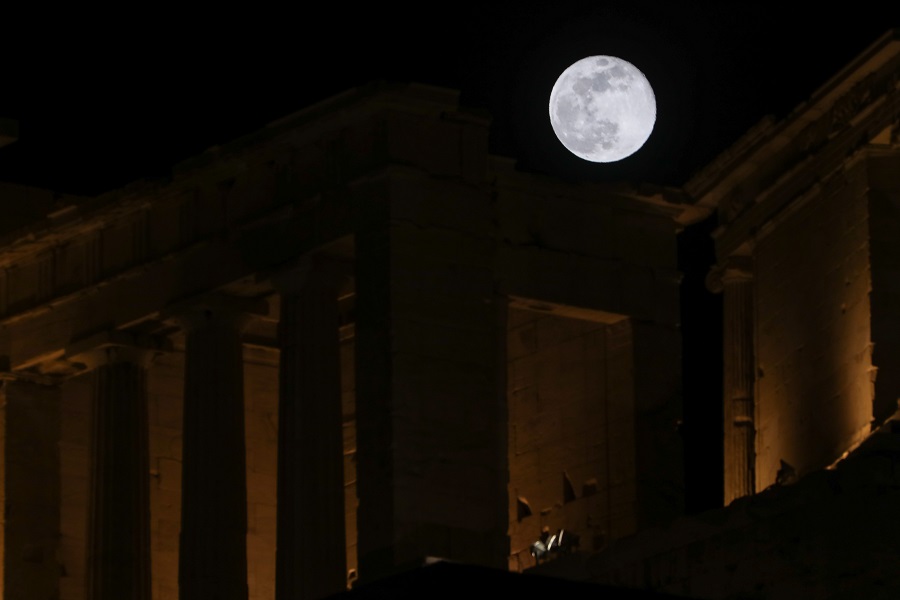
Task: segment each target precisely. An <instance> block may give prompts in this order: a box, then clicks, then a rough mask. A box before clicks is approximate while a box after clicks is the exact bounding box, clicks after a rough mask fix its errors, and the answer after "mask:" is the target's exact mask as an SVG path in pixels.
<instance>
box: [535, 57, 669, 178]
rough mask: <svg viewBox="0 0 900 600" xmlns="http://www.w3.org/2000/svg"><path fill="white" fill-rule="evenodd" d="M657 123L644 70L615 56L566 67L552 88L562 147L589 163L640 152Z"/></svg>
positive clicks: (554, 117) (552, 108) (552, 114)
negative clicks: (641, 70) (642, 71)
mask: <svg viewBox="0 0 900 600" xmlns="http://www.w3.org/2000/svg"><path fill="white" fill-rule="evenodd" d="M655 123H656V97H655V96H654V95H653V88H651V87H650V82H649V81H647V78H646V77H644V74H643V73H641V72H640V70H638V68H637V67H635V66H634V65H633V64H631V63H630V62H628V61H625V60H622V59H621V58H616V57H615V56H588V57H587V58H582V59H581V60H579V61H578V62H576V63H575V64H573V65H572V66H570V67H569V68H568V69H566V70H565V71H563V73H562V75H560V76H559V79H557V80H556V83H555V84H554V85H553V91H552V92H550V124H551V125H552V126H553V131H554V133H556V137H558V138H559V141H560V142H562V144H563V146H565V147H566V148H568V149H569V151H570V152H571V153H572V154H574V155H575V156H578V157H581V158H583V159H584V160H589V161H591V162H602V163H608V162H615V161H617V160H622V159H623V158H625V157H628V156H631V155H632V154H634V153H635V152H637V151H638V150H639V149H640V148H641V146H643V145H644V142H646V141H647V138H649V137H650V132H652V131H653V125H654V124H655Z"/></svg>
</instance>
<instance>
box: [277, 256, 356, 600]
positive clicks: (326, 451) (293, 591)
mask: <svg viewBox="0 0 900 600" xmlns="http://www.w3.org/2000/svg"><path fill="white" fill-rule="evenodd" d="M341 280H342V273H341V267H340V265H339V264H335V263H331V262H323V260H314V261H311V262H310V263H309V264H307V265H306V266H305V267H304V268H299V269H295V270H293V271H290V272H288V273H284V274H282V275H280V276H279V277H277V278H275V279H274V280H273V283H274V284H275V286H276V289H278V290H279V291H281V320H280V323H279V338H280V347H281V362H280V368H279V377H280V392H279V409H278V526H277V527H278V529H277V550H276V576H275V581H276V583H275V590H276V591H275V595H276V598H277V599H278V600H288V599H298V600H314V599H319V598H324V597H325V596H329V595H331V594H335V593H338V592H340V591H342V590H344V589H346V581H347V560H346V549H347V548H346V534H345V525H344V518H345V510H344V470H343V469H344V465H343V461H344V456H343V450H344V442H343V422H342V414H341V370H340V369H341V365H340V340H339V332H338V325H339V313H338V301H337V299H338V287H339V284H340V282H341Z"/></svg>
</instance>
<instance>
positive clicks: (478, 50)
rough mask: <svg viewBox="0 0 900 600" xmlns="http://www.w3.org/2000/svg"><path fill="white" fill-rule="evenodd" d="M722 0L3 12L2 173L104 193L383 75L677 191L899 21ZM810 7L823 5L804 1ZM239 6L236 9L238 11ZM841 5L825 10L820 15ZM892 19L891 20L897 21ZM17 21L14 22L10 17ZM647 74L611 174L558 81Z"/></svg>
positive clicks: (699, 291)
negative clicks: (574, 142) (591, 63)
mask: <svg viewBox="0 0 900 600" xmlns="http://www.w3.org/2000/svg"><path fill="white" fill-rule="evenodd" d="M795 4H800V3H794V2H790V1H788V0H783V1H782V2H778V3H775V2H769V1H766V2H746V3H733V2H724V1H716V2H710V1H697V2H678V1H675V0H670V1H668V2H650V1H648V0H628V1H622V0H615V1H612V2H603V1H601V0H594V1H591V2H585V1H574V0H556V1H547V2H528V1H525V0H522V1H518V2H508V1H507V2H492V3H486V2H484V3H460V2H456V3H445V4H440V3H433V2H421V3H418V4H416V5H404V6H405V7H404V8H399V7H392V6H391V5H390V4H386V3H366V4H365V5H362V6H360V5H358V4H356V3H348V2H336V1H331V2H329V3H327V4H324V5H322V6H319V7H315V8H312V7H307V8H305V9H302V10H305V12H297V10H298V8H297V7H302V6H307V5H306V4H302V5H300V4H298V5H296V6H294V7H291V8H292V9H293V10H292V11H286V8H287V5H285V7H284V8H281V9H278V10H276V9H275V7H274V6H271V7H269V6H263V5H262V4H246V5H244V6H241V8H240V10H238V11H236V12H233V13H228V12H227V11H226V10H225V9H224V8H221V9H218V14H215V15H209V16H202V15H196V14H194V15H190V14H188V13H186V12H178V11H174V12H164V11H163V10H162V9H161V8H159V7H154V8H153V10H150V9H147V10H144V11H141V10H140V9H138V8H135V9H134V10H133V13H132V14H120V13H109V14H104V15H102V17H103V18H100V17H101V16H100V15H86V14H77V15H72V16H67V15H56V17H57V24H56V25H49V24H48V21H47V20H46V15H39V20H36V19H28V18H20V19H19V18H17V19H6V24H4V27H3V29H4V32H3V34H2V35H0V52H2V54H0V56H2V57H3V58H2V62H0V66H2V68H0V116H6V117H12V118H16V119H19V120H20V123H21V139H20V141H19V142H18V143H16V144H14V145H12V146H9V147H7V148H4V149H0V180H5V181H13V182H20V183H28V184H33V185H40V186H44V187H50V188H53V189H56V190H58V191H68V192H73V193H84V194H95V193H100V192H103V191H106V190H109V189H113V188H115V187H118V186H121V185H124V184H126V183H128V182H129V181H132V180H134V179H137V178H140V177H145V176H157V175H162V174H165V172H166V171H167V169H168V167H169V166H170V165H172V164H173V163H175V162H177V161H180V160H182V159H184V158H187V157H189V156H192V155H194V154H197V153H199V152H201V151H202V150H204V149H205V148H207V147H209V146H212V145H215V144H218V143H222V142H225V141H228V140H230V139H233V138H235V137H237V136H240V135H242V134H244V133H249V132H251V131H253V130H255V129H257V128H259V127H261V126H263V125H264V124H266V123H267V122H269V121H272V120H275V119H277V118H279V117H282V116H284V115H286V114H289V113H291V112H294V111H296V110H299V109H301V108H304V107H306V106H308V105H309V104H312V103H315V102H317V101H320V100H323V99H326V98H328V97H330V96H332V95H334V94H336V93H339V92H341V91H343V90H346V89H348V88H351V87H355V86H359V85H364V84H366V83H368V82H370V81H373V80H388V81H401V82H402V81H417V82H421V83H427V84H433V85H439V86H446V87H451V88H455V89H459V90H460V91H461V102H462V104H464V105H466V106H470V107H474V108H478V109H484V110H486V111H488V112H489V113H490V114H491V115H492V118H493V128H492V134H491V136H492V137H491V146H492V150H493V152H495V153H497V154H503V155H507V156H512V157H515V158H517V159H518V160H519V161H520V165H521V167H522V168H525V169H528V170H534V171H539V172H544V173H549V174H552V175H556V176H559V177H562V178H565V179H570V180H587V181H618V180H630V181H646V182H651V183H659V184H666V185H674V186H677V185H680V184H682V183H684V182H685V181H686V180H687V179H688V178H689V177H690V175H691V174H692V173H693V172H695V171H696V170H697V169H698V168H700V167H702V166H703V165H704V164H706V163H707V162H708V161H709V160H711V159H713V158H714V157H715V156H716V155H717V154H718V153H719V152H721V151H723V150H724V149H726V148H727V147H728V146H729V145H730V144H731V143H732V142H733V141H734V140H735V139H737V137H739V136H740V135H741V134H742V133H743V132H744V131H746V130H747V129H748V128H749V127H751V126H752V125H754V124H755V123H757V122H758V121H759V120H760V119H761V118H762V117H763V116H764V115H766V114H773V115H775V116H776V117H784V116H785V115H786V114H787V113H788V112H790V111H791V110H792V109H793V108H794V107H796V106H797V105H798V104H799V103H801V102H802V101H804V100H805V99H806V98H807V97H808V96H809V95H810V94H811V93H812V92H814V91H815V89H816V88H817V87H819V86H820V85H822V84H824V83H825V82H826V80H827V79H828V78H830V77H831V76H832V75H833V74H835V73H836V72H837V70H838V69H840V68H841V67H843V66H844V65H846V64H847V63H848V62H849V61H850V60H852V59H853V58H854V57H855V56H856V55H857V54H859V53H860V52H861V51H862V50H864V49H865V48H866V47H867V46H868V45H869V44H870V43H872V42H874V41H875V40H876V39H877V38H878V37H879V36H880V35H881V34H883V33H884V32H886V31H887V30H888V29H889V28H890V27H900V8H896V7H895V8H894V9H887V8H884V7H889V6H891V4H892V3H890V2H887V3H884V2H877V3H876V2H874V1H870V0H856V1H854V2H852V3H844V4H843V5H842V6H843V8H842V10H836V9H832V8H823V10H822V11H821V12H808V9H800V8H796V7H795ZM803 4H804V5H805V4H806V3H803ZM223 6H224V5H223ZM821 6H823V7H825V6H826V4H824V3H823V4H821ZM890 10H893V11H894V12H893V14H891V13H890V12H889V11H890ZM13 23H14V25H13ZM595 54H612V55H617V56H620V57H621V58H624V59H626V60H628V61H630V62H632V63H633V64H635V65H636V66H637V67H638V68H640V69H641V70H642V71H643V72H644V73H645V74H646V75H647V77H648V79H649V80H650V82H651V85H652V86H653V87H654V91H655V94H656V97H657V106H658V116H657V123H656V127H655V129H654V132H653V135H652V136H651V137H650V139H649V141H648V142H647V144H646V145H645V146H644V148H643V149H641V150H640V151H639V152H638V153H637V154H635V155H633V156H632V157H630V158H628V159H626V160H623V161H621V162H618V163H611V164H606V165H597V164H593V163H587V162H585V161H582V160H580V159H578V158H576V157H574V156H573V155H571V154H569V153H568V151H566V150H565V149H564V148H563V147H562V146H561V145H560V144H559V142H558V141H557V140H556V138H555V137H554V135H553V132H552V130H551V128H550V125H549V121H548V118H547V101H548V97H549V93H550V89H551V88H552V85H553V83H554V81H555V80H556V77H557V76H558V75H559V73H561V72H562V70H563V69H565V68H566V67H567V66H568V65H569V64H571V63H572V62H574V61H576V60H578V59H580V58H583V57H585V56H589V55H595ZM713 225H714V223H713V222H711V221H707V222H705V223H702V224H698V225H696V226H693V227H691V228H688V229H687V230H686V231H685V232H684V233H683V234H682V235H681V236H679V237H680V244H679V246H680V251H681V268H682V270H683V271H684V272H685V279H684V283H683V288H684V294H683V299H682V302H683V305H684V312H683V319H682V329H683V334H684V339H685V356H686V359H685V364H684V369H685V371H684V372H685V382H684V403H685V421H684V432H685V441H686V444H687V447H688V458H689V463H690V464H691V465H692V467H691V469H690V470H689V471H688V484H689V494H688V501H689V502H688V503H689V508H691V509H692V510H697V509H699V508H704V507H707V506H713V505H715V504H716V503H717V502H719V501H720V500H721V497H720V492H719V491H718V490H719V489H720V485H721V479H720V475H719V473H720V471H721V463H720V462H716V460H717V459H715V458H714V459H713V460H711V461H710V460H705V461H700V460H693V459H692V457H693V458H694V459H696V457H700V456H703V457H709V456H713V457H715V456H716V455H717V452H719V447H720V439H721V428H720V425H719V422H720V421H719V420H720V419H721V412H720V410H721V409H720V408H719V407H718V403H719V402H720V399H719V398H720V391H719V389H720V387H719V386H720V385H721V379H720V377H721V375H720V371H721V365H720V363H719V362H717V361H720V358H719V356H720V354H719V352H718V345H719V343H720V342H719V340H720V337H719V336H720V335H721V333H720V327H721V326H720V321H721V308H720V304H719V299H718V298H717V297H713V296H712V295H710V294H707V293H706V292H705V291H704V289H703V285H702V279H703V275H704V274H705V272H706V270H707V268H708V265H709V263H710V261H711V260H712V258H711V244H710V242H709V232H710V230H711V227H712V226H713Z"/></svg>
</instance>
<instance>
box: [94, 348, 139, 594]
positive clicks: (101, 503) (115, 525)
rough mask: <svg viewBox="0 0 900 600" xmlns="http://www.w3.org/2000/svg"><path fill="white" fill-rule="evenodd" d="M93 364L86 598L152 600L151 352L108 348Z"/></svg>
mask: <svg viewBox="0 0 900 600" xmlns="http://www.w3.org/2000/svg"><path fill="white" fill-rule="evenodd" d="M91 355H92V358H94V359H95V363H94V364H92V365H89V367H91V368H93V371H92V372H91V373H90V375H89V376H90V377H92V378H93V383H94V397H93V438H92V448H91V466H92V469H91V496H90V522H89V531H88V599H89V600H107V599H108V600H149V599H150V507H149V493H150V492H149V465H148V461H149V445H148V430H147V428H148V422H147V385H146V369H147V367H148V366H149V365H150V362H151V360H152V358H153V357H154V356H155V352H153V351H149V350H142V349H138V348H131V347H124V346H107V347H105V348H101V349H98V350H96V351H94V352H92V353H91Z"/></svg>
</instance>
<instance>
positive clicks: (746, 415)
mask: <svg viewBox="0 0 900 600" xmlns="http://www.w3.org/2000/svg"><path fill="white" fill-rule="evenodd" d="M721 288H722V292H723V295H724V298H723V303H724V307H723V313H724V323H723V356H722V359H723V366H724V373H723V401H724V406H723V417H724V423H723V425H724V453H725V454H724V457H725V489H724V492H725V495H724V502H725V505H726V506H727V505H728V504H730V503H731V501H732V500H734V499H736V498H740V497H742V496H747V495H750V494H753V493H754V492H755V487H756V486H755V463H756V451H755V443H756V427H755V423H754V421H755V419H754V414H755V410H754V397H753V394H754V382H755V373H754V370H755V362H754V352H753V327H754V324H753V269H752V263H751V259H750V258H749V257H731V258H729V260H728V262H727V263H726V265H725V267H724V269H723V270H722V272H721Z"/></svg>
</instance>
